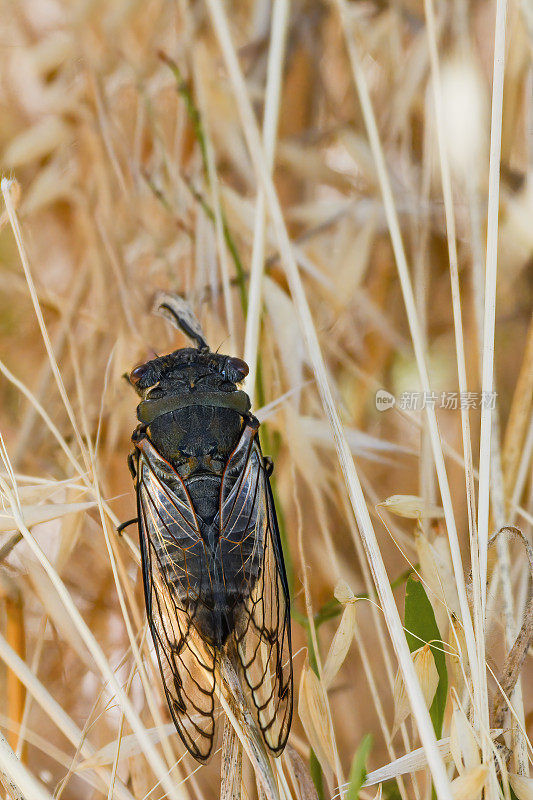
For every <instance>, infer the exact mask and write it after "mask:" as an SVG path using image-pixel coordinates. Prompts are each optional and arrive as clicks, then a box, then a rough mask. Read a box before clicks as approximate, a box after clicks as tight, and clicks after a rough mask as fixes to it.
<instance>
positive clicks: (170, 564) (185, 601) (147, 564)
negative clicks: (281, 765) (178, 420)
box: [137, 439, 217, 761]
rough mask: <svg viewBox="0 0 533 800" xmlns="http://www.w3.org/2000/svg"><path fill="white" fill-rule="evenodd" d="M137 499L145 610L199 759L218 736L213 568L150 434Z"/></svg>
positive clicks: (178, 720)
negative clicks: (209, 620) (210, 616)
mask: <svg viewBox="0 0 533 800" xmlns="http://www.w3.org/2000/svg"><path fill="white" fill-rule="evenodd" d="M137 447H138V450H139V453H138V463H137V503H138V516H139V534H140V543H141V556H142V570H143V581H144V592H145V601H146V611H147V615H148V621H149V625H150V630H151V632H152V638H153V641H154V645H155V649H156V653H157V659H158V662H159V667H160V670H161V675H162V678H163V686H164V689H165V695H166V698H167V702H168V706H169V709H170V714H171V716H172V719H173V721H174V724H175V725H176V729H177V731H178V733H179V735H180V737H181V739H182V741H183V743H184V745H185V747H186V748H187V750H188V751H189V752H190V753H191V755H193V756H194V758H196V759H197V760H199V761H206V760H207V759H208V758H209V756H210V755H211V752H212V749H213V744H214V741H215V727H216V725H215V723H216V715H217V714H216V712H217V709H216V698H215V670H216V666H217V664H216V662H217V655H216V652H215V650H214V649H213V647H211V646H210V645H209V643H207V642H206V641H205V640H204V639H203V638H202V637H201V635H200V633H199V630H198V624H197V622H198V619H199V615H201V614H202V613H209V609H206V608H205V606H204V602H203V599H204V598H205V597H206V596H209V592H208V587H209V585H210V582H211V569H212V565H211V563H210V560H209V558H208V556H207V553H206V551H205V545H204V542H203V539H202V537H201V535H200V530H199V527H198V522H197V519H196V515H195V513H194V508H193V506H192V503H191V501H190V498H189V496H188V493H187V490H186V488H185V486H184V484H183V482H182V481H181V478H180V477H179V475H178V474H177V473H176V472H175V470H174V469H173V468H172V467H171V465H170V464H168V462H166V461H165V460H164V459H163V458H162V457H161V456H160V455H159V453H158V452H157V451H156V450H155V448H154V447H153V445H152V444H151V443H150V442H149V441H148V439H141V441H140V442H138V443H137Z"/></svg>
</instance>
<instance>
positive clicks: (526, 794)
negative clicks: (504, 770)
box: [509, 775, 533, 800]
mask: <svg viewBox="0 0 533 800" xmlns="http://www.w3.org/2000/svg"><path fill="white" fill-rule="evenodd" d="M509 783H510V785H511V789H512V790H513V792H514V793H515V795H516V796H517V797H518V800H533V778H526V776H525V775H509Z"/></svg>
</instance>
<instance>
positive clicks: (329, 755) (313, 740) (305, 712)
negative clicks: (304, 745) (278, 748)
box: [298, 663, 335, 776]
mask: <svg viewBox="0 0 533 800" xmlns="http://www.w3.org/2000/svg"><path fill="white" fill-rule="evenodd" d="M298 714H299V716H300V720H301V722H302V725H303V727H304V730H305V734H306V736H307V739H308V741H309V744H310V745H311V747H312V748H313V750H314V752H315V754H316V757H317V758H318V760H319V761H320V766H321V767H322V769H323V771H324V772H325V774H326V776H328V775H331V774H332V772H333V770H334V769H335V759H334V755H333V744H332V741H331V735H330V727H329V724H328V709H327V700H326V696H325V692H324V689H323V687H322V684H321V683H320V681H319V680H318V678H317V676H316V675H315V673H314V672H313V670H312V669H311V668H310V666H309V664H308V663H307V664H305V666H304V668H303V669H302V675H301V678H300V692H299V700H298Z"/></svg>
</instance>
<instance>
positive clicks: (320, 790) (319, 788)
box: [309, 750, 324, 800]
mask: <svg viewBox="0 0 533 800" xmlns="http://www.w3.org/2000/svg"><path fill="white" fill-rule="evenodd" d="M309 772H310V774H311V778H312V781H313V783H314V784H315V789H316V793H317V795H318V800H324V779H323V776H322V767H321V766H320V761H319V760H318V758H317V757H316V756H315V753H314V751H313V750H311V752H310V754H309Z"/></svg>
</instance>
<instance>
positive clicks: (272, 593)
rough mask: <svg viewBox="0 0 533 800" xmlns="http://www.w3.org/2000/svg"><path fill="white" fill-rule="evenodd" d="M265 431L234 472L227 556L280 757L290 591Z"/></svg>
mask: <svg viewBox="0 0 533 800" xmlns="http://www.w3.org/2000/svg"><path fill="white" fill-rule="evenodd" d="M253 422H255V421H253ZM257 427H258V423H256V424H255V425H249V426H247V427H246V428H245V431H244V433H243V436H242V438H241V441H240V443H239V447H238V448H237V449H236V451H235V453H234V454H233V456H232V458H231V459H230V461H229V462H228V465H227V467H226V472H225V474H224V478H223V485H222V491H221V509H220V554H221V561H222V564H223V567H224V573H225V574H226V575H230V574H231V575H232V576H234V578H235V584H236V585H237V586H239V596H240V605H239V607H238V610H237V614H236V619H235V625H234V633H233V637H234V642H235V646H236V651H237V655H238V659H239V661H240V663H241V666H242V671H243V674H244V678H245V682H246V686H247V688H248V696H249V699H250V700H251V702H252V704H253V707H254V708H255V711H256V718H257V721H258V724H259V728H260V730H261V732H262V734H263V737H264V740H265V743H266V744H267V746H268V747H269V749H270V750H271V751H272V752H273V753H274V755H279V754H280V753H281V752H282V750H283V748H284V747H285V743H286V741H287V737H288V735H289V729H290V724H291V718H292V697H293V676H292V657H291V632H290V609H289V590H288V584H287V577H286V573H285V564H284V561H283V552H282V548H281V540H280V535H279V529H278V523H277V518H276V511H275V508H274V502H273V498H272V492H271V489H270V484H269V480H268V475H267V474H266V471H265V467H264V459H263V456H262V453H261V449H260V446H259V442H258V440H257V435H256V434H257ZM235 475H237V477H235Z"/></svg>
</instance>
